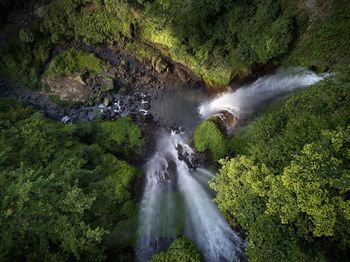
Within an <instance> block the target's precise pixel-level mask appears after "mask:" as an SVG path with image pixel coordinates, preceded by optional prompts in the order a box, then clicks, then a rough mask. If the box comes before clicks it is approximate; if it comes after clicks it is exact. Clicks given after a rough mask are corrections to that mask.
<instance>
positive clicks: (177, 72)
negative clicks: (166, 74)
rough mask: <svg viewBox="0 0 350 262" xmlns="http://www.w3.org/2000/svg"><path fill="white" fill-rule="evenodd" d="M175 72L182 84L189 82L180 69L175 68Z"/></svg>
mask: <svg viewBox="0 0 350 262" xmlns="http://www.w3.org/2000/svg"><path fill="white" fill-rule="evenodd" d="M175 72H176V74H177V75H178V77H179V78H180V80H181V81H182V82H184V83H187V82H189V81H190V77H189V76H188V74H187V73H186V72H185V71H184V70H182V69H180V68H176V69H175Z"/></svg>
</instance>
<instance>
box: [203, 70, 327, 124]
mask: <svg viewBox="0 0 350 262" xmlns="http://www.w3.org/2000/svg"><path fill="white" fill-rule="evenodd" d="M326 76H327V74H320V75H318V74H316V73H315V72H313V71H310V70H306V69H303V68H289V69H279V70H277V71H276V72H275V73H274V74H271V75H267V76H264V77H261V78H259V79H258V80H256V81H255V82H253V83H252V84H247V85H243V86H242V87H240V88H238V89H236V90H234V91H228V92H225V93H223V94H221V95H219V96H217V97H215V98H214V99H211V100H209V101H206V102H204V103H202V104H201V105H200V106H199V110H198V111H199V114H200V116H201V117H202V119H206V118H209V117H211V116H215V115H219V114H221V113H222V112H228V113H230V114H232V115H234V116H235V117H236V118H238V119H245V118H248V117H250V116H251V115H252V114H254V113H255V112H256V111H257V110H258V109H260V108H261V107H263V106H264V105H266V104H267V103H269V102H271V101H272V100H273V99H276V98H279V97H282V96H284V95H287V94H289V93H291V92H293V91H296V90H298V89H302V88H305V87H307V86H310V85H312V84H315V83H317V82H318V81H320V80H322V79H324V78H325V77H326Z"/></svg>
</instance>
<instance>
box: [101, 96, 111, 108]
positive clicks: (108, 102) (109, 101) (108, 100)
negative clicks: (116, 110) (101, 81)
mask: <svg viewBox="0 0 350 262" xmlns="http://www.w3.org/2000/svg"><path fill="white" fill-rule="evenodd" d="M111 102H112V101H111V99H110V98H109V97H105V98H104V99H103V102H102V104H103V105H104V106H105V107H107V106H109V104H110V103H111Z"/></svg>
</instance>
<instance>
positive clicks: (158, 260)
mask: <svg viewBox="0 0 350 262" xmlns="http://www.w3.org/2000/svg"><path fill="white" fill-rule="evenodd" d="M150 261H151V262H182V261H188V262H200V261H203V258H202V256H201V254H200V253H199V252H198V250H197V249H196V247H195V246H194V245H193V244H192V243H191V241H189V240H188V239H186V238H184V237H182V238H179V239H177V240H175V241H174V242H173V243H172V244H171V245H170V247H169V249H168V250H167V251H164V252H160V253H158V254H156V255H154V256H153V257H152V258H151V260H150Z"/></svg>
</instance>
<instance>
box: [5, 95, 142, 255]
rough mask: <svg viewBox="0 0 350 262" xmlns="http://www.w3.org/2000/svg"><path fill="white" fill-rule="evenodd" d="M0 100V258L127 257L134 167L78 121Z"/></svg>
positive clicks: (132, 233) (133, 209) (134, 217)
mask: <svg viewBox="0 0 350 262" xmlns="http://www.w3.org/2000/svg"><path fill="white" fill-rule="evenodd" d="M0 107H1V115H0V116H1V121H0V126H1V131H0V156H1V157H0V159H1V160H0V167H1V168H0V181H1V190H0V198H1V201H0V212H1V214H2V215H1V216H0V229H1V241H0V260H2V261H3V260H22V259H24V258H26V260H27V259H29V260H34V261H38V260H48V261H66V260H72V259H75V260H76V259H80V260H84V261H92V260H94V261H96V260H99V261H101V260H104V259H105V258H106V254H107V253H108V254H109V255H113V254H114V255H115V256H119V257H122V256H127V257H129V259H130V258H131V257H130V256H132V253H130V252H129V251H127V250H128V249H130V247H131V246H132V245H133V243H134V240H135V237H136V225H137V223H136V221H137V203H136V202H134V201H133V199H132V196H131V192H130V189H131V186H132V184H133V182H134V181H135V179H136V178H137V177H138V175H139V171H138V170H137V169H136V168H134V167H132V166H131V165H129V164H128V163H126V162H125V161H121V160H119V159H118V158H117V157H116V156H115V155H113V154H111V153H109V152H108V151H106V149H104V147H103V146H102V147H101V146H100V143H101V141H102V140H101V138H99V140H98V141H97V140H96V141H94V137H91V136H89V134H88V133H87V132H82V131H81V130H82V126H81V125H80V126H79V125H78V126H77V125H73V124H69V125H63V124H61V123H57V122H53V121H51V120H47V119H45V118H43V117H42V116H41V115H40V114H38V113H35V112H33V111H32V110H30V109H28V108H26V107H22V106H20V105H16V104H14V101H12V100H8V99H2V100H1V104H0ZM122 121H124V120H122ZM82 125H85V124H82ZM94 125H95V126H97V127H98V126H99V123H94ZM116 125H118V123H117V124H116ZM119 125H120V124H119ZM135 128H136V127H135V126H133V129H135ZM117 130H121V132H124V131H123V130H122V127H119V129H117ZM115 136H116V135H115ZM89 139H90V140H89ZM106 143H107V142H105V143H104V145H105V144H106Z"/></svg>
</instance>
